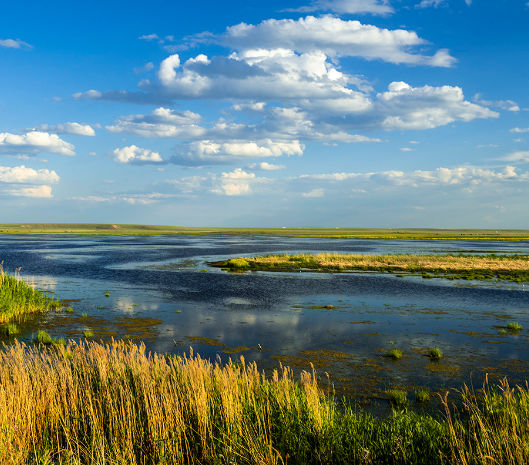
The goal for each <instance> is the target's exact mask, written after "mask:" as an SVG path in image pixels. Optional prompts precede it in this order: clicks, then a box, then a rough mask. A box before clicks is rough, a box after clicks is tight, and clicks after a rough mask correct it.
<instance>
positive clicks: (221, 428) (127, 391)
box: [0, 343, 529, 465]
mask: <svg viewBox="0 0 529 465" xmlns="http://www.w3.org/2000/svg"><path fill="white" fill-rule="evenodd" d="M476 394H478V395H476ZM452 395H453V394H452ZM457 396H458V397H460V400H462V401H463V403H464V409H463V414H462V417H463V418H470V420H468V421H465V420H460V419H459V418H458V417H457V416H456V417H454V416H453V415H452V413H451V409H450V408H449V407H448V405H449V399H448V400H446V401H445V404H446V412H445V413H446V415H447V417H446V419H442V420H436V419H433V418H431V417H429V416H420V415H416V414H408V413H405V412H401V413H395V414H394V415H393V416H391V417H390V418H388V419H385V420H376V419H373V418H372V417H371V416H369V415H366V414H362V413H357V412H355V411H354V410H352V409H350V408H344V409H341V408H340V409H338V408H337V407H336V405H335V403H334V402H333V401H332V399H329V398H327V397H325V396H324V395H323V394H322V393H321V391H320V390H319V389H318V385H317V383H316V380H315V376H313V375H312V374H310V373H304V374H303V375H302V376H301V379H300V380H299V382H295V381H294V379H293V375H292V372H291V370H290V369H288V368H284V367H282V368H281V369H279V370H278V371H275V372H274V373H273V374H272V376H271V377H270V378H265V376H264V374H263V373H260V372H259V371H258V370H257V368H256V366H255V365H254V364H250V365H246V364H245V363H244V360H243V359H241V361H240V362H238V363H237V364H230V365H228V366H220V365H218V364H212V363H210V362H208V361H205V360H203V359H201V358H200V357H198V356H195V357H193V356H191V357H190V358H186V357H183V358H176V357H170V358H169V357H164V356H161V355H151V354H149V355H147V354H146V353H145V349H144V347H143V346H135V345H132V344H123V343H114V344H112V345H101V344H97V343H87V344H81V345H76V344H70V345H68V346H67V347H66V348H64V349H58V348H54V349H42V348H38V347H35V346H33V347H27V346H25V345H23V344H17V345H14V346H10V347H6V348H5V350H3V351H1V352H0V399H1V402H0V437H1V440H0V463H3V464H26V463H27V464H29V463H32V464H33V463H42V464H44V463H46V464H51V463H61V464H74V463H75V464H118V463H119V464H125V463H126V464H191V463H197V464H198V463H200V464H230V463H237V464H286V463H289V464H316V463H326V464H429V465H435V464H443V463H454V464H455V463H460V464H478V463H479V464H483V463H491V464H492V463H509V464H511V463H512V464H515V463H516V464H522V463H527V461H528V460H529V434H528V433H529V426H528V425H529V392H528V390H527V389H517V390H512V389H510V388H509V387H508V386H507V385H506V384H505V385H504V386H503V391H502V392H501V393H500V394H495V393H494V392H491V391H485V392H481V393H471V392H470V391H468V390H467V391H464V392H461V393H459V394H457Z"/></svg>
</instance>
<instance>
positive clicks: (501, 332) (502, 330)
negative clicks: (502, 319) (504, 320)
mask: <svg viewBox="0 0 529 465" xmlns="http://www.w3.org/2000/svg"><path fill="white" fill-rule="evenodd" d="M498 333H499V334H507V331H505V330H504V329H500V330H499V331H498Z"/></svg>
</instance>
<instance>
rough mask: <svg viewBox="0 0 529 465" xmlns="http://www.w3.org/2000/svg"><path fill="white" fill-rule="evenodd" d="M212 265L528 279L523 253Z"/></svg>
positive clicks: (326, 256) (316, 257)
mask: <svg viewBox="0 0 529 465" xmlns="http://www.w3.org/2000/svg"><path fill="white" fill-rule="evenodd" d="M212 265H214V266H223V267H228V268H230V269H232V270H237V269H250V270H251V269H256V270H266V271H274V270H277V271H284V270H298V269H307V270H318V271H321V270H326V271H346V270H358V271H381V272H407V273H412V274H413V273H420V274H421V275H422V277H423V278H426V279H431V278H449V279H465V280H474V279H477V280H486V279H497V280H505V281H514V282H518V283H522V282H527V281H529V255H524V254H509V255H507V254H504V255H499V254H487V255H469V254H467V255H465V254H462V253H459V254H438V255H436V254H423V255H413V254H388V255H367V254H364V255H362V254H338V253H321V254H299V255H289V254H284V255H268V256H263V257H253V258H232V259H230V260H228V261H226V262H218V263H212Z"/></svg>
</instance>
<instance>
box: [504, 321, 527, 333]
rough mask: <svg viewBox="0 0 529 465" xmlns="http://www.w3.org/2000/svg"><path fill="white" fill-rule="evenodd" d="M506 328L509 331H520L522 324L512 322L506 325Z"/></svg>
mask: <svg viewBox="0 0 529 465" xmlns="http://www.w3.org/2000/svg"><path fill="white" fill-rule="evenodd" d="M507 329H508V330H509V331H521V330H522V329H523V326H522V325H521V324H520V323H516V322H513V323H509V324H508V325H507Z"/></svg>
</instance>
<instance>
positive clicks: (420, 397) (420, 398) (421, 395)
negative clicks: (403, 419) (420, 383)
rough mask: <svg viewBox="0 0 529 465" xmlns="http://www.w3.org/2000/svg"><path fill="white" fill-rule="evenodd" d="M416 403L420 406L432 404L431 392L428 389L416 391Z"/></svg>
mask: <svg viewBox="0 0 529 465" xmlns="http://www.w3.org/2000/svg"><path fill="white" fill-rule="evenodd" d="M415 402H417V403H418V404H425V403H427V402H430V392H429V391H428V390H426V389H419V390H417V391H415Z"/></svg>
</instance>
